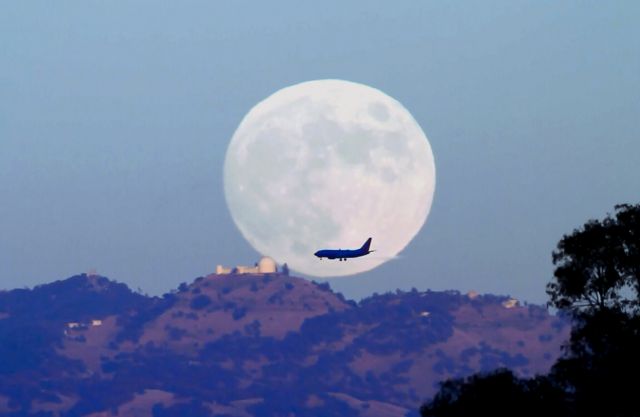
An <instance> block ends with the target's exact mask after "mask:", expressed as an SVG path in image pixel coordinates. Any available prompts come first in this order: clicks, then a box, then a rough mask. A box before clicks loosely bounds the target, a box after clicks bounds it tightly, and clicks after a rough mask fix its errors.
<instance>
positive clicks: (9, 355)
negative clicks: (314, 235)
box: [0, 274, 570, 417]
mask: <svg viewBox="0 0 640 417" xmlns="http://www.w3.org/2000/svg"><path fill="white" fill-rule="evenodd" d="M569 330H570V329H569V325H568V323H567V322H566V321H564V320H561V319H559V318H558V317H555V316H552V315H549V314H548V313H547V311H546V309H544V308H542V307H539V306H534V305H529V306H521V305H519V304H517V303H516V302H515V300H509V299H508V298H506V297H498V296H492V295H480V296H478V295H474V294H469V295H461V294H459V293H458V292H453V291H452V292H431V291H427V292H418V291H411V292H400V291H398V292H396V293H395V294H384V295H374V296H372V297H369V298H367V299H365V300H363V301H361V302H360V303H355V302H353V301H347V300H345V299H344V298H343V297H342V296H341V295H340V294H336V293H334V292H332V291H331V289H330V288H329V286H328V285H326V284H316V283H312V282H309V281H306V280H304V279H301V278H295V277H289V276H284V275H279V274H270V275H210V276H207V277H202V278H198V279H196V280H195V281H194V282H193V283H192V284H190V285H186V284H183V285H181V286H180V287H179V289H178V290H177V291H175V292H172V293H170V294H165V295H164V296H163V297H161V298H159V297H147V296H143V295H140V294H137V293H134V292H131V291H130V290H129V289H128V288H127V287H126V286H125V285H124V284H118V283H114V282H112V281H109V280H108V279H106V278H104V277H97V276H87V275H80V276H76V277H72V278H69V279H67V280H64V281H58V282H55V283H52V284H47V285H42V286H39V287H36V288H34V289H32V290H13V291H5V292H0V415H2V416H95V417H97V416H115V415H117V416H126V417H128V416H136V417H137V416H156V417H158V416H239V417H240V416H289V415H294V416H320V415H321V416H350V415H353V416H370V417H376V416H391V417H393V416H403V415H406V414H417V410H418V408H419V407H420V405H421V404H422V403H423V402H424V401H425V400H426V399H428V398H430V397H431V396H432V395H433V394H434V393H435V391H436V389H437V386H438V382H439V381H442V380H445V379H447V378H450V377H461V376H466V375H470V374H472V373H474V372H478V371H489V370H493V369H496V368H499V367H508V368H510V369H513V370H514V371H515V372H516V373H517V374H519V375H521V376H530V375H534V374H536V373H545V372H547V371H548V369H549V367H550V366H551V365H552V364H553V363H554V361H555V360H556V358H557V357H558V356H559V355H560V346H561V344H562V343H563V342H564V341H565V340H566V339H567V337H568V334H569Z"/></svg>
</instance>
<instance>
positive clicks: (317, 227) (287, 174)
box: [224, 80, 435, 277]
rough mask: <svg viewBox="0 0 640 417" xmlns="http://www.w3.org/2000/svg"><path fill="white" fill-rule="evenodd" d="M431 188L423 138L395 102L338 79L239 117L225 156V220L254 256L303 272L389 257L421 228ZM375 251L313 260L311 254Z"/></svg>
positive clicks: (336, 271)
mask: <svg viewBox="0 0 640 417" xmlns="http://www.w3.org/2000/svg"><path fill="white" fill-rule="evenodd" d="M434 189H435V165H434V161H433V154H432V152H431V147H430V145H429V142H428V140H427V138H426V136H425V134H424V132H423V131H422V129H421V128H420V126H419V125H418V124H417V122H416V121H415V120H414V118H413V117H412V116H411V114H410V113H409V112H408V111H407V110H406V109H405V108H404V107H403V106H402V105H401V104H400V103H399V102H398V101H396V100H394V99H393V98H391V97H389V96H388V95H386V94H384V93H383V92H381V91H380V90H377V89H375V88H372V87H368V86H365V85H363V84H358V83H353V82H349V81H342V80H316V81H309V82H305V83H301V84H296V85H293V86H290V87H286V88H283V89H282V90H279V91H277V92H275V93H274V94H272V95H271V96H269V97H267V98H266V99H264V100H263V101H261V102H260V103H258V104H257V105H256V106H255V107H253V108H252V109H251V110H250V111H249V113H248V114H247V115H246V116H245V117H244V119H243V120H242V122H241V123H240V126H238V128H237V130H236V132H235V133H234V135H233V137H232V139H231V142H230V144H229V147H228V149H227V154H226V158H225V165H224V190H225V197H226V200H227V204H228V206H229V210H230V211H231V215H232V217H233V220H234V222H235V223H236V225H237V226H238V228H239V229H240V232H241V233H242V235H243V236H244V237H245V238H246V239H247V241H248V242H249V243H250V244H251V245H252V246H253V247H254V248H255V249H256V250H257V251H258V252H260V253H261V254H263V255H268V256H271V257H273V258H274V259H275V260H276V261H277V262H278V263H285V262H286V263H287V264H288V265H289V267H290V268H291V269H293V270H295V271H298V272H302V273H304V274H308V275H313V276H322V277H329V276H341V275H351V274H355V273H359V272H364V271H367V270H370V269H373V268H375V267H377V266H379V265H381V264H383V263H384V262H385V261H387V260H389V259H391V258H393V257H394V256H396V255H397V254H398V253H399V252H400V251H402V249H404V248H405V246H406V245H407V244H408V243H409V242H410V241H411V239H413V237H414V236H415V235H416V234H417V233H418V231H419V230H420V229H421V228H422V226H423V224H424V222H425V220H426V218H427V215H428V213H429V210H430V208H431V202H432V198H433V192H434ZM368 237H372V238H373V243H372V246H371V247H372V249H375V250H376V252H374V253H372V254H370V255H367V256H365V257H362V258H356V259H350V260H349V261H347V262H337V261H328V260H323V261H320V260H318V259H317V258H316V257H315V256H313V253H314V252H315V251H316V250H318V249H321V248H356V247H359V246H361V245H362V243H364V241H365V240H366V239H367V238H368Z"/></svg>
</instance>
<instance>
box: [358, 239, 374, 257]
mask: <svg viewBox="0 0 640 417" xmlns="http://www.w3.org/2000/svg"><path fill="white" fill-rule="evenodd" d="M370 246H371V238H369V239H367V241H366V242H364V245H362V247H361V248H360V250H362V251H365V252H367V253H369V252H373V251H370V250H369V247H370Z"/></svg>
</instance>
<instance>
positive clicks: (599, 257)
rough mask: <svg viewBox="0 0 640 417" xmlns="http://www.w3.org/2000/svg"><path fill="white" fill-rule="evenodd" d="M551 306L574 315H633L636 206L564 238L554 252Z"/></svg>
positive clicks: (639, 251)
mask: <svg viewBox="0 0 640 417" xmlns="http://www.w3.org/2000/svg"><path fill="white" fill-rule="evenodd" d="M553 264H554V265H555V267H556V269H555V272H554V280H553V281H552V282H550V283H549V284H547V294H549V297H550V304H551V305H553V306H554V307H557V308H559V309H561V310H567V311H570V312H572V313H574V314H578V315H579V314H581V313H588V314H591V313H594V312H596V311H597V310H603V309H616V310H618V309H619V310H621V311H628V310H629V309H636V308H637V307H638V306H639V304H638V294H639V291H638V290H639V289H640V205H628V204H624V205H618V206H616V207H615V214H614V215H608V216H607V217H606V218H605V219H603V220H590V221H588V222H587V223H586V224H585V225H584V226H582V227H581V228H579V229H576V230H574V231H573V233H571V234H569V235H565V236H563V237H562V239H561V240H560V242H559V243H558V246H557V250H555V251H554V252H553Z"/></svg>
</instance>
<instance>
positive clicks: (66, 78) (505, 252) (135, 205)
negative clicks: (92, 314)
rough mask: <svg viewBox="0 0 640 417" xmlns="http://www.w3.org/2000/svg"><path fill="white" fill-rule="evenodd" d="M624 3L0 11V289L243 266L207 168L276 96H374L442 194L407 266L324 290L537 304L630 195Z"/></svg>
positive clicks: (172, 276) (634, 146)
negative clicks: (556, 274)
mask: <svg viewBox="0 0 640 417" xmlns="http://www.w3.org/2000/svg"><path fill="white" fill-rule="evenodd" d="M638 22H640V2H637V1H627V2H622V1H620V2H601V1H580V2H573V1H571V2H570V1H562V2H558V1H553V2H552V1H525V2H523V1H499V2H496V1H482V2H480V1H467V2H445V1H442V2H426V1H405V2H389V1H360V2H344V1H323V2H300V1H288V2H273V1H272V2H249V1H235V2H211V1H198V2H196V1H181V2H173V3H172V4H167V2H158V1H127V2H106V1H55V2H51V1H33V2H24V1H18V0H15V1H5V2H2V4H1V5H0V198H1V200H0V289H1V288H5V289H8V288H14V287H24V286H33V285H36V284H40V283H44V282H48V281H51V280H55V279H60V278H64V277H67V276H70V275H73V274H75V273H79V272H84V271H86V270H88V269H91V268H95V269H97V271H98V272H99V273H101V274H102V275H106V276H108V277H110V278H112V279H115V280H118V281H122V282H126V283H128V284H129V285H130V286H131V287H133V288H137V287H140V288H141V289H142V290H143V291H145V292H148V293H150V294H159V293H162V292H165V291H168V290H169V289H171V288H175V287H176V286H177V285H178V284H179V283H180V282H183V281H191V280H193V279H194V278H195V277H197V276H200V275H205V274H207V273H210V272H212V271H213V270H214V269H215V265H216V264H217V263H223V264H226V265H234V264H251V263H253V262H254V261H255V260H257V258H258V256H259V255H258V254H257V253H256V252H255V251H254V250H253V249H252V248H251V246H249V244H248V243H247V242H245V241H244V239H243V238H242V236H241V235H240V233H239V231H238V230H237V229H236V227H235V226H234V224H233V222H232V220H231V217H230V214H229V212H228V210H227V207H226V204H225V201H224V194H223V187H222V165H223V161H224V155H225V150H226V146H227V144H228V141H229V139H230V137H231V135H232V134H233V132H234V130H235V128H236V127H237V125H238V123H239V122H240V120H241V119H242V117H243V116H244V115H245V114H246V112H248V111H249V109H250V108H251V107H252V106H253V105H254V104H256V103H257V102H258V101H259V100H261V99H263V98H265V97H266V96H268V95H269V94H271V93H273V92H274V91H276V90H278V89H280V88H282V87H285V86H288V85H291V84H294V83H298V82H302V81H307V80H313V79H320V78H340V79H346V80H350V81H355V82H359V83H364V84H368V85H371V86H373V87H375V88H379V89H381V90H382V91H384V92H385V93H387V94H389V95H391V96H392V97H394V98H396V99H397V100H399V101H400V102H401V103H403V104H404V105H405V107H406V108H407V109H408V110H409V111H411V112H412V113H413V115H414V117H415V118H416V120H417V121H418V123H420V125H421V126H422V128H423V130H424V131H425V133H426V134H427V136H428V137H429V140H430V142H431V146H432V148H433V152H434V155H435V159H436V170H437V186H436V194H435V197H434V205H433V207H432V211H431V214H430V216H429V218H428V220H427V224H426V225H425V227H424V228H423V229H422V231H421V232H420V233H419V234H418V235H417V236H416V238H415V239H414V240H413V241H412V242H411V244H410V245H409V246H408V247H407V248H406V249H405V251H404V252H403V253H402V255H401V257H400V258H399V259H397V260H394V261H391V262H388V263H387V264H385V265H384V266H382V267H380V268H378V269H377V270H375V271H371V272H368V273H365V274H361V275H356V276H352V277H345V278H338V279H334V280H332V281H331V285H332V287H334V288H335V289H337V290H339V291H342V292H343V293H344V294H345V295H346V296H347V297H350V298H360V297H362V296H366V295H369V294H371V293H373V292H384V291H389V290H394V289H396V288H402V289H410V288H411V287H416V288H418V289H420V290H424V289H427V288H430V289H434V290H442V289H457V290H460V291H463V292H465V291H468V290H471V289H474V290H477V291H480V292H493V293H497V294H510V295H513V296H516V297H518V298H521V299H524V300H527V301H530V302H536V303H542V302H544V301H546V295H545V293H544V287H545V284H546V283H547V282H548V281H549V279H550V278H551V275H552V265H551V251H552V250H553V248H554V247H555V244H556V243H557V241H558V240H559V239H560V237H561V236H562V234H563V233H566V232H570V231H571V230H572V229H573V228H575V227H577V226H579V225H581V224H582V223H584V221H585V220H587V219H588V218H593V217H597V218H600V217H602V216H604V215H605V214H606V213H607V212H608V211H611V210H612V209H613V206H614V205H615V204H616V203H621V202H630V203H637V202H638V201H640V24H638Z"/></svg>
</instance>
